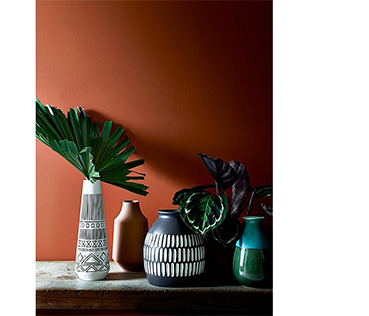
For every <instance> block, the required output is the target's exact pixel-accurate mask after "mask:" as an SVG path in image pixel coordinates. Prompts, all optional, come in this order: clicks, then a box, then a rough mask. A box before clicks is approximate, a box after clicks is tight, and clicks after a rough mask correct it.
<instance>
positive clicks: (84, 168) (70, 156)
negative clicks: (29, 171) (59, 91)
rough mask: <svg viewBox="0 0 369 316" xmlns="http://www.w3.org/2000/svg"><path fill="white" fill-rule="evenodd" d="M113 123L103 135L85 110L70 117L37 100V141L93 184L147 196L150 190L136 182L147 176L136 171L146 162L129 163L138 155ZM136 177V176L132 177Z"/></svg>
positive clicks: (108, 123) (75, 112)
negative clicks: (131, 158)
mask: <svg viewBox="0 0 369 316" xmlns="http://www.w3.org/2000/svg"><path fill="white" fill-rule="evenodd" d="M112 125H113V122H111V121H106V122H105V123H104V125H103V128H102V130H101V133H100V131H99V125H98V123H97V122H96V121H95V122H93V121H92V119H91V118H90V117H89V116H87V114H86V112H85V111H84V109H82V108H81V107H76V108H74V109H70V110H69V111H68V113H67V116H65V115H64V113H63V112H62V111H61V110H60V109H57V108H55V107H53V106H49V105H46V106H44V105H43V104H42V103H41V102H40V101H39V100H38V99H37V98H36V137H37V138H38V139H39V140H40V141H41V142H43V143H44V144H45V145H47V146H49V147H50V148H51V149H53V150H54V151H55V152H57V153H58V154H59V155H61V156H62V157H63V158H65V159H66V160H67V161H68V162H69V163H71V164H72V165H73V166H74V167H75V168H77V169H78V170H79V171H80V172H81V173H82V174H83V175H84V176H85V178H86V179H88V180H90V181H91V182H95V181H96V180H101V181H104V182H106V183H110V184H112V185H115V186H118V187H121V188H123V189H126V190H128V191H131V192H134V193H137V194H140V195H147V194H148V192H147V188H148V187H147V186H145V185H143V184H142V183H136V182H133V181H137V180H144V179H145V174H143V173H139V172H136V171H134V170H132V169H133V168H135V167H138V166H140V165H142V164H143V163H144V159H137V160H134V161H130V162H127V160H128V158H129V156H130V155H131V154H133V153H134V152H135V148H134V147H133V146H129V147H127V146H128V144H129V143H130V140H129V139H128V137H127V136H125V137H124V138H123V139H121V140H120V138H121V137H122V136H123V133H124V129H123V128H122V127H120V126H118V127H117V128H116V129H115V130H114V131H112ZM131 173H133V174H135V176H130V174H131Z"/></svg>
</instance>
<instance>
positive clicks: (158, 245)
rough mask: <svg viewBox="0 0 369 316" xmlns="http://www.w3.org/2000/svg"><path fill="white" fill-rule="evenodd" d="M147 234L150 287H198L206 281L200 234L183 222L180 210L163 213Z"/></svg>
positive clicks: (147, 268)
mask: <svg viewBox="0 0 369 316" xmlns="http://www.w3.org/2000/svg"><path fill="white" fill-rule="evenodd" d="M158 213H159V218H158V219H157V220H156V221H155V222H154V223H153V224H152V226H151V228H150V230H149V232H148V233H147V235H146V238H145V242H144V249H143V258H144V269H145V273H146V277H147V280H148V282H149V283H150V284H152V285H156V286H163V287H187V286H197V285H200V284H201V283H202V281H203V273H204V268H205V247H204V241H203V238H202V236H201V235H200V234H196V233H194V232H193V231H192V230H191V229H190V228H188V227H187V225H186V224H185V223H184V222H183V221H182V219H181V217H180V214H179V210H160V211H158Z"/></svg>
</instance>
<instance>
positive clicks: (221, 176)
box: [173, 153, 272, 247]
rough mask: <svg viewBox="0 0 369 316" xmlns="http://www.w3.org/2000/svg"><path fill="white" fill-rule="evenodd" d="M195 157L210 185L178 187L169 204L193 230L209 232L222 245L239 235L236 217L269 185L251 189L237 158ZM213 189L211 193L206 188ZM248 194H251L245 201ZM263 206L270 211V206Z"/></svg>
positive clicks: (249, 206) (243, 168)
mask: <svg viewBox="0 0 369 316" xmlns="http://www.w3.org/2000/svg"><path fill="white" fill-rule="evenodd" d="M199 156H200V158H201V160H202V161H203V163H204V165H205V167H206V168H207V170H208V171H209V173H210V174H211V176H212V177H213V179H214V180H215V182H214V184H208V185H201V186H196V187H193V188H189V189H182V190H180V191H178V192H176V193H175V195H174V197H173V204H174V205H179V210H180V214H181V217H182V219H183V221H184V222H185V223H186V224H187V226H189V227H190V228H191V229H192V230H193V231H195V232H197V233H200V234H203V235H204V237H205V236H208V234H209V233H210V232H211V233H212V235H213V237H214V239H216V240H217V241H218V242H219V243H220V244H222V245H223V246H224V247H225V246H227V245H228V244H232V243H235V242H236V241H237V240H238V239H239V238H240V234H241V232H242V225H243V224H242V223H241V221H240V220H239V218H240V216H241V214H242V212H243V211H244V210H245V209H246V207H248V209H247V214H246V215H249V212H250V210H251V206H252V202H253V200H254V199H255V198H259V197H265V196H270V195H271V190H272V189H271V186H263V187H258V188H255V189H252V187H251V185H250V181H249V175H248V172H247V170H246V168H245V166H244V165H243V164H242V163H241V162H239V161H233V160H231V161H230V162H229V164H228V163H226V162H225V161H223V160H222V159H220V158H216V159H214V158H212V157H210V156H207V155H204V154H201V153H199ZM213 188H215V191H216V192H215V194H213V193H212V192H211V191H210V190H212V189H213ZM227 191H231V194H228V193H227ZM248 193H251V196H250V199H249V200H248V199H247V196H248ZM230 195H231V197H230ZM264 207H265V208H266V211H268V212H270V207H269V209H268V208H267V207H266V206H265V205H264Z"/></svg>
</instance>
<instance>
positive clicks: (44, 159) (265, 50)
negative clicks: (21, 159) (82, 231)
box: [36, 1, 272, 260]
mask: <svg viewBox="0 0 369 316" xmlns="http://www.w3.org/2000/svg"><path fill="white" fill-rule="evenodd" d="M271 16H272V12H271V2H269V1H245V2H242V1H235V2H234V1H231V2H226V1H219V2H206V1H205V2H196V1H191V2H171V1H169V2H157V1H153V2H135V1H133V2H131V1H111V2H110V1H91V2H90V1H65V2H63V1H38V2H37V46H36V47H37V61H36V63H37V64H36V67H37V89H36V90H37V91H36V94H37V97H38V98H39V99H40V100H41V102H43V103H49V104H52V105H55V106H57V107H59V108H61V109H63V110H64V111H67V110H68V109H69V108H70V107H75V106H76V105H81V106H83V107H84V108H85V109H86V110H87V113H88V114H90V115H92V116H94V117H96V118H97V119H98V121H99V122H103V121H104V120H105V119H109V120H113V121H114V122H116V123H119V124H121V125H122V126H124V127H125V129H126V131H127V134H128V136H129V137H130V138H131V140H132V143H133V144H134V145H135V147H136V149H137V153H136V154H135V155H134V157H133V158H138V157H143V158H145V159H146V163H145V165H144V166H142V167H139V171H142V172H145V173H146V174H147V178H146V181H145V184H147V185H148V186H149V187H150V188H149V192H150V193H149V195H148V196H147V197H141V196H138V195H135V194H131V193H129V192H126V191H124V190H122V189H120V188H116V187H114V186H111V185H109V184H105V183H103V184H102V190H103V199H104V207H105V215H106V223H107V233H108V242H109V251H110V255H111V245H112V234H113V220H114V218H115V217H116V216H117V214H118V213H119V211H120V207H121V203H122V201H123V200H125V199H139V200H140V202H141V207H142V210H143V213H144V214H145V215H146V217H147V218H148V219H149V223H150V225H151V224H152V223H153V221H154V220H155V219H156V216H157V215H156V211H157V210H158V209H162V208H173V206H172V205H171V202H172V196H173V193H174V192H175V191H177V190H179V189H181V188H183V187H190V186H194V185H199V184H205V183H210V182H211V181H212V179H211V178H210V175H208V173H207V171H206V169H205V167H204V166H203V165H202V162H201V160H200V159H199V158H198V157H197V153H198V152H203V153H206V154H209V155H211V156H214V157H220V158H223V159H225V160H230V159H233V160H239V161H241V162H243V163H244V164H245V166H246V167H247V169H248V170H249V174H250V179H251V182H252V184H253V185H254V186H257V185H262V184H269V183H271V182H272V91H271V90H272V84H271V81H272V70H271V68H272V67H271V64H272V51H271V47H272V46H271V44H272V43H271V41H272V40H271V36H272V34H271V32H272V31H271V28H272V26H271ZM36 146H37V148H36V154H37V166H36V172H37V174H36V176H37V183H36V185H37V187H36V192H37V196H36V199H37V205H36V213H37V214H36V216H37V245H36V246H37V260H73V259H74V256H75V246H76V240H77V229H78V216H79V207H80V197H81V188H82V180H83V176H82V175H81V174H80V173H79V172H78V171H77V170H76V169H74V167H73V166H71V165H70V164H68V163H67V162H66V161H64V159H63V158H61V157H59V156H58V155H57V154H56V153H54V152H53V151H52V150H51V149H49V148H48V147H46V146H45V145H43V144H42V143H41V142H39V141H37V144H36Z"/></svg>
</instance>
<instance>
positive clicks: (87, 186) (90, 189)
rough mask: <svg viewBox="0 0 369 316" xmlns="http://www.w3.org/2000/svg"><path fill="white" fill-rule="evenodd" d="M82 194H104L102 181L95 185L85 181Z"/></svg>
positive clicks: (96, 182)
mask: <svg viewBox="0 0 369 316" xmlns="http://www.w3.org/2000/svg"><path fill="white" fill-rule="evenodd" d="M82 194H102V192H101V182H100V180H97V181H95V182H94V183H92V182H91V181H90V180H83V186H82Z"/></svg>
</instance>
